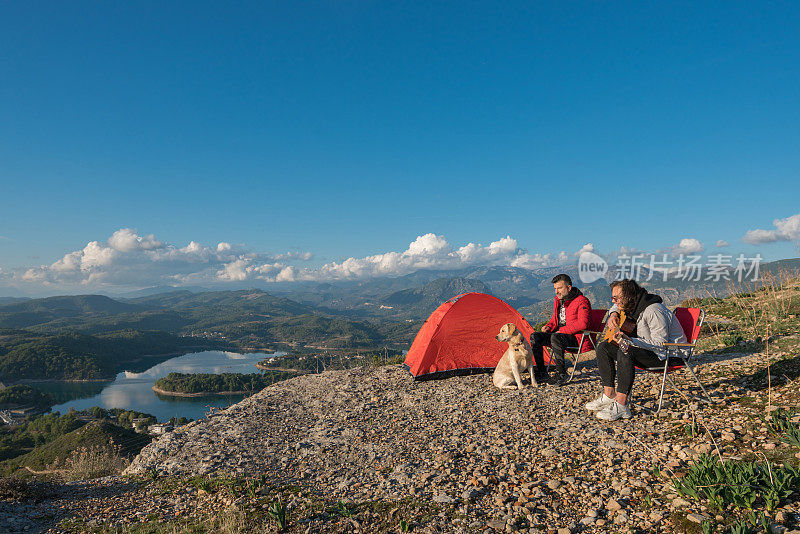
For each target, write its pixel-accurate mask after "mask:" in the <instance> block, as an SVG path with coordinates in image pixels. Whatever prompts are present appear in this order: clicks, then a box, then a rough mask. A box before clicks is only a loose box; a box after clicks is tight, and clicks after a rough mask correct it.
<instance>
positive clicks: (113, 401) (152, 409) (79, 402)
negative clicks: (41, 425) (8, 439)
mask: <svg viewBox="0 0 800 534" xmlns="http://www.w3.org/2000/svg"><path fill="white" fill-rule="evenodd" d="M282 354H284V353H276V354H275V356H279V355H282ZM265 357H266V355H265V354H261V353H255V354H236V353H234V352H222V351H206V352H195V353H192V354H184V355H183V356H177V357H175V358H171V359H169V360H166V361H164V362H162V363H159V364H158V365H154V366H153V367H151V368H150V369H148V370H146V371H144V372H142V373H134V372H131V371H124V372H122V373H120V374H118V375H117V378H116V379H115V380H112V381H108V382H90V383H86V382H82V383H52V382H51V383H41V384H37V385H36V387H38V388H40V389H42V390H44V391H47V392H49V393H50V394H52V395H53V397H54V398H55V399H56V400H57V401H60V402H62V404H59V405H57V406H53V410H52V411H54V412H61V413H62V414H63V413H67V411H69V409H70V407H73V408H75V409H76V410H83V409H86V408H91V407H92V406H100V407H101V408H125V409H126V410H136V411H137V412H144V413H149V414H152V415H154V416H156V417H157V418H158V420H159V421H165V420H167V419H169V418H170V417H181V416H183V417H188V418H191V419H200V418H202V417H205V415H206V413H208V410H209V408H210V407H212V406H213V407H226V406H230V405H231V404H234V403H236V402H239V401H240V400H242V398H243V397H242V396H240V395H235V396H228V397H219V396H216V397H196V398H181V397H167V396H161V395H156V393H155V392H154V391H153V390H152V389H151V388H152V387H153V384H154V383H155V381H156V380H157V379H159V378H161V377H162V376H167V375H168V374H169V373H173V372H175V373H215V374H220V373H257V372H258V369H256V367H255V364H256V362H258V361H260V360H263V359H264V358H265Z"/></svg>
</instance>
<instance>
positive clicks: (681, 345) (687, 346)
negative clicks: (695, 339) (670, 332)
mask: <svg viewBox="0 0 800 534" xmlns="http://www.w3.org/2000/svg"><path fill="white" fill-rule="evenodd" d="M661 346H662V347H676V348H692V347H694V343H662V344H661Z"/></svg>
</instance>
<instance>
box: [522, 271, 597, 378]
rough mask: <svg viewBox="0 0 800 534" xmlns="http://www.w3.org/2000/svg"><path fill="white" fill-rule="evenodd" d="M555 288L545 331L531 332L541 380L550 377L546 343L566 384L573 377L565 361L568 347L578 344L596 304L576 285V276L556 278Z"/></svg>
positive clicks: (563, 275) (537, 370)
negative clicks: (545, 361) (573, 284)
mask: <svg viewBox="0 0 800 534" xmlns="http://www.w3.org/2000/svg"><path fill="white" fill-rule="evenodd" d="M553 289H554V290H555V293H556V298H555V300H554V301H553V316H552V317H551V318H550V321H549V322H548V323H547V324H546V325H544V326H543V327H542V331H541V332H534V333H533V334H532V335H531V348H532V349H533V359H534V360H535V361H536V375H535V376H536V380H537V382H538V381H540V380H542V381H544V380H546V379H547V368H546V367H545V366H544V349H543V348H542V347H550V357H551V358H553V360H555V365H556V373H557V374H556V378H555V383H556V384H557V385H559V386H563V385H564V384H566V383H567V381H568V380H569V376H568V375H567V368H566V365H565V364H564V350H565V349H577V348H578V342H579V341H580V337H581V332H582V331H583V330H586V329H587V328H589V317H590V315H591V312H592V305H591V304H589V299H587V298H586V297H584V296H583V293H581V292H580V290H579V289H578V288H577V287H572V279H571V278H570V277H569V276H567V275H566V274H559V275H557V276H555V277H554V278H553Z"/></svg>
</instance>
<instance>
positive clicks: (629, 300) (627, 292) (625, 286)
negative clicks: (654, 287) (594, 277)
mask: <svg viewBox="0 0 800 534" xmlns="http://www.w3.org/2000/svg"><path fill="white" fill-rule="evenodd" d="M608 285H609V287H611V289H612V290H613V289H614V288H615V287H619V289H620V292H621V294H620V303H619V304H618V306H619V308H620V309H621V310H622V311H624V312H625V313H631V312H632V311H633V310H632V309H631V308H632V307H633V306H635V304H636V295H637V294H638V293H639V291H641V290H642V286H640V285H639V284H637V283H636V280H630V279H628V278H625V279H623V280H614V281H613V282H611V283H610V284H608Z"/></svg>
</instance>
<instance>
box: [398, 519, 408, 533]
mask: <svg viewBox="0 0 800 534" xmlns="http://www.w3.org/2000/svg"><path fill="white" fill-rule="evenodd" d="M409 530H411V527H410V526H409V525H408V521H406V520H405V519H401V520H400V532H408V531H409Z"/></svg>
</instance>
